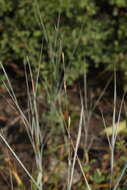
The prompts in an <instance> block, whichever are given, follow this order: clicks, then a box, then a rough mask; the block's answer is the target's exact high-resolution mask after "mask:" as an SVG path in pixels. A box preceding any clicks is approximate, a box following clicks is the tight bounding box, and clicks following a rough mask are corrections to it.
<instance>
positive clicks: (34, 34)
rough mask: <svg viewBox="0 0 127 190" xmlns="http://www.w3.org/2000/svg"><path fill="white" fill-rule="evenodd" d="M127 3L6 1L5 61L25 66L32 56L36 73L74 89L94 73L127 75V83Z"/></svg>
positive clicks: (0, 6) (0, 28)
mask: <svg viewBox="0 0 127 190" xmlns="http://www.w3.org/2000/svg"><path fill="white" fill-rule="evenodd" d="M126 10H127V4H126V0H108V1H107V0H103V1H97V0H90V1H89V0H85V1H84V0H78V1H77V0H63V1H60V0H52V1H50V0H45V1H41V0H38V2H36V1H31V0H22V1H11V0H3V1H0V19H1V23H0V34H1V35H0V36H1V37H0V50H1V57H0V59H1V60H2V61H3V63H7V62H10V61H11V62H15V63H17V64H22V63H23V60H24V57H25V56H27V55H28V56H29V57H30V61H31V62H32V65H33V66H34V68H35V70H36V68H37V65H38V64H39V60H40V59H39V58H40V52H41V47H43V48H42V49H43V51H42V57H41V74H42V76H44V77H45V76H48V77H49V76H50V77H49V78H50V79H51V80H52V79H54V80H58V79H60V78H59V77H60V76H56V73H60V74H61V75H62V72H63V67H64V66H63V64H62V55H61V54H62V52H63V53H64V57H65V60H64V61H65V68H66V72H65V78H66V79H67V81H68V83H70V84H71V83H72V82H73V81H74V80H75V79H77V78H78V77H79V76H80V75H82V74H83V73H84V71H86V70H89V67H91V66H92V67H99V66H100V65H104V68H105V69H111V70H113V63H116V65H117V69H118V70H121V71H124V76H125V78H127V77H126V76H127V59H126V56H127V55H126V50H127V47H126V39H127V32H126V28H127V22H126V20H127V13H126Z"/></svg>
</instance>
